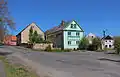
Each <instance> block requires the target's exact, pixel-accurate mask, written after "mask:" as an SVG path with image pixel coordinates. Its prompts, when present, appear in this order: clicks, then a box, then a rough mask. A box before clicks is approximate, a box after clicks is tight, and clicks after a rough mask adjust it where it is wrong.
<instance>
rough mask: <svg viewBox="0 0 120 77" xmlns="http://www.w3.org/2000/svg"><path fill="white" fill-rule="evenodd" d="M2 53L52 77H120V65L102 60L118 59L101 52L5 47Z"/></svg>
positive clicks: (1, 49) (119, 58) (0, 49)
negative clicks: (44, 50) (38, 50)
mask: <svg viewBox="0 0 120 77" xmlns="http://www.w3.org/2000/svg"><path fill="white" fill-rule="evenodd" d="M0 51H5V52H7V51H8V52H12V54H14V55H16V57H18V58H20V59H21V60H24V61H25V62H26V63H27V64H28V65H29V66H31V67H32V68H33V69H36V72H37V73H39V74H41V73H44V74H48V75H50V76H51V77H120V63H119V62H114V61H107V60H100V59H101V58H104V57H108V58H117V59H118V60H120V57H119V56H115V55H113V56H111V55H106V54H104V53H101V52H98V53H97V52H62V53H60V52H56V53H49V52H37V51H31V50H27V49H24V48H19V47H8V46H5V47H3V48H0Z"/></svg>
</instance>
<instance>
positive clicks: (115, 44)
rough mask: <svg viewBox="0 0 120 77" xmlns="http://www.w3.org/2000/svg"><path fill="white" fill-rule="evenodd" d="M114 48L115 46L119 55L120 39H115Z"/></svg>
mask: <svg viewBox="0 0 120 77" xmlns="http://www.w3.org/2000/svg"><path fill="white" fill-rule="evenodd" d="M114 46H115V50H116V53H117V54H119V53H120V37H115V43H114Z"/></svg>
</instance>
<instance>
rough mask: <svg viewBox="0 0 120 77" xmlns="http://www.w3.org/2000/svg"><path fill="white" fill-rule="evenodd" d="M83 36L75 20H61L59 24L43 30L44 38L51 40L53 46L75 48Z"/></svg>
mask: <svg viewBox="0 0 120 77" xmlns="http://www.w3.org/2000/svg"><path fill="white" fill-rule="evenodd" d="M83 36H84V31H83V29H82V28H81V27H80V25H79V24H78V23H77V22H76V21H75V20H73V21H68V22H65V21H62V22H61V24H60V25H58V26H56V27H54V28H52V29H50V30H47V31H46V32H45V37H46V40H47V41H50V42H52V43H53V46H54V47H55V48H62V49H74V48H75V49H77V48H78V45H79V42H80V40H81V39H82V38H83Z"/></svg>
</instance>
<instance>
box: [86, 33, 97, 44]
mask: <svg viewBox="0 0 120 77" xmlns="http://www.w3.org/2000/svg"><path fill="white" fill-rule="evenodd" d="M86 38H87V39H88V41H89V44H92V40H93V39H94V38H96V35H95V34H93V33H89V34H88V35H87V36H86Z"/></svg>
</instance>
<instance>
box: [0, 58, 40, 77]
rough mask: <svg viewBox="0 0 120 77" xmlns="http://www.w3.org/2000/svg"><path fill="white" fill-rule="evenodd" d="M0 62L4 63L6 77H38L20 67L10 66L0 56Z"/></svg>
mask: <svg viewBox="0 0 120 77" xmlns="http://www.w3.org/2000/svg"><path fill="white" fill-rule="evenodd" d="M0 60H2V61H3V62H4V65H5V72H6V75H7V77H38V76H37V75H36V74H35V73H33V72H30V71H28V70H27V68H25V67H24V66H22V65H16V64H10V63H9V62H8V61H7V59H5V57H4V56H0Z"/></svg>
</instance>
